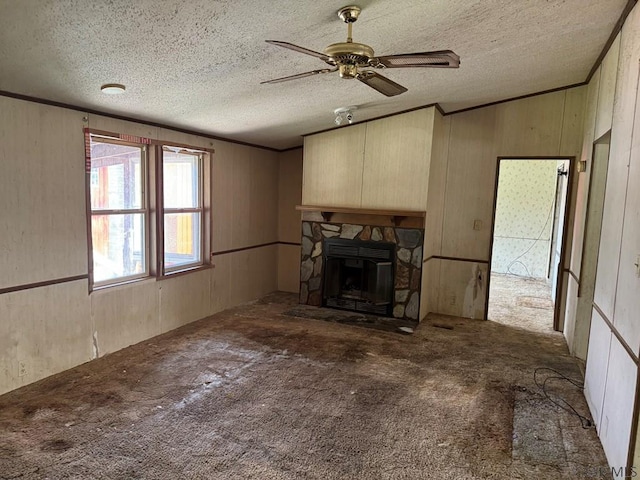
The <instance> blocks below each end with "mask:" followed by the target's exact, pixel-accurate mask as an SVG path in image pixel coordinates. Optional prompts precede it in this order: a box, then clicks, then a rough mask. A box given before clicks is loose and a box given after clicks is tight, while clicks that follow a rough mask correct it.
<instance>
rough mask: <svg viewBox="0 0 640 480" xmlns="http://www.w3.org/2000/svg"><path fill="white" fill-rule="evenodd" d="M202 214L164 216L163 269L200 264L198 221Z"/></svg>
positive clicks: (199, 226)
mask: <svg viewBox="0 0 640 480" xmlns="http://www.w3.org/2000/svg"><path fill="white" fill-rule="evenodd" d="M201 216H202V214H201V213H200V212H196V213H167V214H165V216H164V268H165V270H170V269H174V268H176V267H182V266H188V265H192V264H200V263H202V260H201V259H202V254H201V249H200V242H201V238H202V237H201V234H200V231H201V230H200V228H201V225H200V219H201Z"/></svg>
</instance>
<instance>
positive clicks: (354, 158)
mask: <svg viewBox="0 0 640 480" xmlns="http://www.w3.org/2000/svg"><path fill="white" fill-rule="evenodd" d="M365 129H366V125H365V124H359V125H352V126H350V127H345V128H339V129H337V130H331V131H329V132H324V133H319V134H316V135H311V136H308V137H305V139H304V166H303V182H302V203H303V204H304V205H322V206H334V207H360V202H361V196H362V162H363V158H364V137H365Z"/></svg>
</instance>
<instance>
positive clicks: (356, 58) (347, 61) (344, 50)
mask: <svg viewBox="0 0 640 480" xmlns="http://www.w3.org/2000/svg"><path fill="white" fill-rule="evenodd" d="M324 54H325V55H326V56H328V57H329V59H330V61H329V62H327V63H332V64H334V65H337V66H338V67H339V68H340V76H341V77H342V78H355V77H356V75H357V74H358V70H357V67H365V66H367V65H369V60H370V59H371V58H373V56H374V53H373V48H371V47H370V46H369V45H365V44H364V43H356V42H340V43H333V44H331V45H329V46H328V47H327V48H326V49H325V50H324Z"/></svg>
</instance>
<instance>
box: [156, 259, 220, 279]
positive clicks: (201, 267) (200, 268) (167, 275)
mask: <svg viewBox="0 0 640 480" xmlns="http://www.w3.org/2000/svg"><path fill="white" fill-rule="evenodd" d="M212 268H213V265H211V264H209V263H205V264H203V265H197V266H195V267H189V268H185V269H184V270H175V271H173V272H168V273H165V274H164V275H158V281H162V280H169V279H170V278H175V277H181V276H183V275H188V274H190V273H194V272H201V271H203V270H210V269H212Z"/></svg>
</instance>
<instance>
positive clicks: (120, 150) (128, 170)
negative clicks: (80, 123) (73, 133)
mask: <svg viewBox="0 0 640 480" xmlns="http://www.w3.org/2000/svg"><path fill="white" fill-rule="evenodd" d="M141 159H142V149H141V148H140V147H131V146H127V145H116V144H113V143H104V142H96V141H94V140H93V139H92V140H91V182H90V186H91V208H92V209H93V210H99V209H106V210H124V209H129V208H142V185H143V181H142V169H141V167H140V165H141V163H140V162H141Z"/></svg>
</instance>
